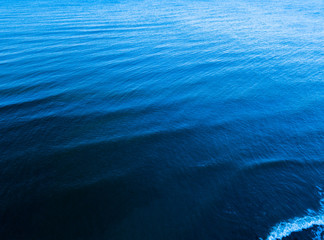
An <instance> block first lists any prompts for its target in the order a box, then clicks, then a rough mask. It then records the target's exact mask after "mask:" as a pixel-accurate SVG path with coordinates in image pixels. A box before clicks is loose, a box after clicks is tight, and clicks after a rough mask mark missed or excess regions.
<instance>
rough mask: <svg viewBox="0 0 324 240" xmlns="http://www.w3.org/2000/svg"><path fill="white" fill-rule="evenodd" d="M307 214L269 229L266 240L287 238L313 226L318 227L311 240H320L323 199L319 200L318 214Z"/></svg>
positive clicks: (322, 228) (322, 224) (322, 225)
mask: <svg viewBox="0 0 324 240" xmlns="http://www.w3.org/2000/svg"><path fill="white" fill-rule="evenodd" d="M320 190H321V189H320ZM319 194H320V195H321V196H323V192H322V191H320V192H319ZM308 212H309V213H308V215H306V216H303V217H296V218H293V219H289V220H287V221H285V222H280V223H279V224H277V225H276V226H275V227H273V228H272V229H271V232H270V234H269V235H268V237H267V238H266V240H279V239H282V238H284V237H288V236H289V235H290V234H292V233H294V232H300V231H303V230H305V229H309V228H312V227H315V226H318V228H317V229H316V231H313V233H314V238H313V240H321V239H322V236H321V235H322V233H323V231H324V199H322V200H321V208H320V210H319V211H318V212H315V211H311V210H310V211H308Z"/></svg>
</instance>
